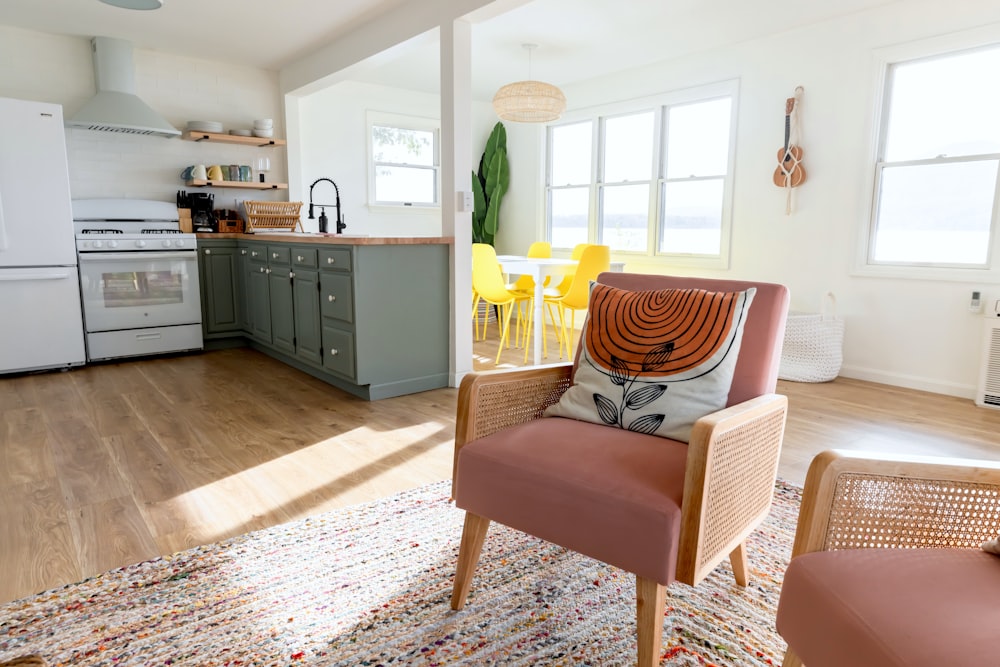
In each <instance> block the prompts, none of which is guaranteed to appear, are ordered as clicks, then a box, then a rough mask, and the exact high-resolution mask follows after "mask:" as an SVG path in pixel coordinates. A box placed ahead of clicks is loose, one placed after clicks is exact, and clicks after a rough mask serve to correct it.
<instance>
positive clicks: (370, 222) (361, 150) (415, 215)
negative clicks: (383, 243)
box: [291, 81, 496, 236]
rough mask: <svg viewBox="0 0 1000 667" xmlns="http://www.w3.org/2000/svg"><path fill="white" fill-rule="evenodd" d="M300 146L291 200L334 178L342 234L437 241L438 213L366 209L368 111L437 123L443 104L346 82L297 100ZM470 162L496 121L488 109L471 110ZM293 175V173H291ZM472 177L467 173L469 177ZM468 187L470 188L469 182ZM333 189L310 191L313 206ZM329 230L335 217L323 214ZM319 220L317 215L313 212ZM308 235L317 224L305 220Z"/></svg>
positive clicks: (432, 98) (329, 199) (407, 92)
mask: <svg viewBox="0 0 1000 667" xmlns="http://www.w3.org/2000/svg"><path fill="white" fill-rule="evenodd" d="M297 106H298V109H299V124H300V127H299V130H298V132H299V134H300V136H301V137H302V142H301V145H300V146H299V147H298V151H297V152H298V153H299V155H300V158H296V157H295V153H293V157H292V158H291V159H293V160H294V159H299V166H300V167H301V181H300V182H297V183H292V184H291V186H292V188H293V189H292V195H293V196H294V197H296V198H301V199H302V201H304V202H306V203H307V205H306V206H305V207H303V210H305V209H306V208H308V202H309V185H310V184H311V183H312V182H313V181H315V180H316V179H317V178H321V177H326V178H330V179H332V180H333V181H334V182H335V183H336V184H337V187H338V188H339V189H340V201H341V211H342V213H343V215H344V219H345V222H346V223H347V225H348V227H347V229H346V230H345V233H346V234H363V235H370V236H440V235H441V210H440V209H439V208H436V207H435V208H409V207H406V208H398V207H388V206H369V205H368V173H367V164H368V141H369V138H368V131H367V112H368V111H379V112H383V113H391V114H403V115H408V116H416V117H420V118H433V119H438V120H440V116H441V101H440V98H439V96H438V95H430V94H426V93H419V92H415V91H410V90H401V89H398V88H387V87H385V86H378V85H372V84H367V83H360V82H356V81H345V82H342V83H338V84H335V85H333V86H331V87H329V88H327V89H325V90H322V91H319V92H316V93H313V94H311V95H305V96H302V97H299V98H298V102H297ZM473 106H474V108H473V123H472V130H473V140H472V145H473V149H474V156H473V162H474V163H475V164H477V165H478V164H479V156H480V155H481V154H482V151H483V146H484V145H485V142H486V139H487V138H488V137H489V133H490V130H491V129H492V127H493V124H494V123H495V122H496V116H495V114H494V113H493V111H492V108H491V107H490V106H489V105H488V104H483V103H477V104H474V105H473ZM293 171H294V170H293ZM471 177H472V175H471V173H470V175H469V178H470V179H471ZM470 187H471V183H470ZM333 197H334V194H333V188H331V187H330V186H329V184H326V183H321V184H319V185H317V186H316V188H315V189H314V191H313V199H314V201H317V202H333V201H334V199H333ZM326 213H327V217H329V218H330V221H331V222H330V231H331V232H332V231H334V230H333V219H334V218H335V214H334V213H333V211H332V210H331V209H329V208H328V209H327V211H326ZM316 217H317V218H318V217H319V211H318V210H317V211H316ZM303 224H304V225H305V226H306V230H307V231H317V230H318V229H319V227H318V221H317V220H306V219H303Z"/></svg>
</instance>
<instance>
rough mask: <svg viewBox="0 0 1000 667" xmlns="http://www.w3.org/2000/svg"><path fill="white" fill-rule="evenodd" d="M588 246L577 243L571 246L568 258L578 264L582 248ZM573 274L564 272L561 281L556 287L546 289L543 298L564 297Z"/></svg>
mask: <svg viewBox="0 0 1000 667" xmlns="http://www.w3.org/2000/svg"><path fill="white" fill-rule="evenodd" d="M589 245H591V244H590V243H577V244H576V245H575V246H573V252H572V253H571V254H570V256H569V258H570V259H575V260H576V261H578V262H579V261H580V257H581V255H583V250H584V248H586V247H587V246H589ZM573 273H574V271H568V272H566V273H565V274H563V277H562V280H561V281H560V282H559V284H558V285H555V286H554V287H546V288H545V296H551V297H559V296H564V295H565V294H566V292H568V291H569V286H570V285H571V284H572V283H573Z"/></svg>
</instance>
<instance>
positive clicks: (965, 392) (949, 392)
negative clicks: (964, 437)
mask: <svg viewBox="0 0 1000 667" xmlns="http://www.w3.org/2000/svg"><path fill="white" fill-rule="evenodd" d="M840 375H841V376H842V377H846V378H852V379H855V380H865V381H867V382H878V383H879V384H888V385H892V386H894V387H905V388H907V389H917V390H920V391H929V392H931V393H934V394H944V395H946V396H957V397H959V398H968V399H970V400H971V399H973V398H975V396H976V388H975V387H974V386H972V385H966V384H957V383H954V382H942V381H940V380H934V379H931V378H926V377H920V376H917V375H906V374H903V373H889V372H886V371H880V370H875V369H871V368H862V367H859V366H847V365H845V366H842V367H841V369H840Z"/></svg>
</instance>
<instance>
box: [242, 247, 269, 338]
mask: <svg viewBox="0 0 1000 667" xmlns="http://www.w3.org/2000/svg"><path fill="white" fill-rule="evenodd" d="M253 252H254V251H253V250H251V259H250V261H249V262H248V265H249V270H248V272H247V284H246V288H247V292H248V295H247V298H248V301H249V303H250V337H251V338H252V339H253V340H255V341H257V342H258V343H264V344H266V345H270V344H271V290H270V280H269V279H268V272H269V269H268V268H267V260H266V259H261V260H260V261H256V260H255V259H254V257H253Z"/></svg>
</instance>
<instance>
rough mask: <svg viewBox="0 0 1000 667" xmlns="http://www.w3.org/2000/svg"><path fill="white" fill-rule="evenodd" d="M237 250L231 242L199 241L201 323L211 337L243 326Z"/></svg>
mask: <svg viewBox="0 0 1000 667" xmlns="http://www.w3.org/2000/svg"><path fill="white" fill-rule="evenodd" d="M237 252H238V251H237V249H236V247H234V246H233V245H231V244H229V245H224V244H216V243H204V244H199V247H198V272H199V274H200V275H199V283H200V288H201V308H202V315H201V326H202V332H203V333H204V335H205V336H206V337H208V338H211V337H213V336H214V337H219V335H220V334H232V333H237V332H239V330H240V323H239V317H240V315H239V293H240V290H239V287H238V285H237V276H238V272H239V270H238V267H237V260H236V258H237Z"/></svg>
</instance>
